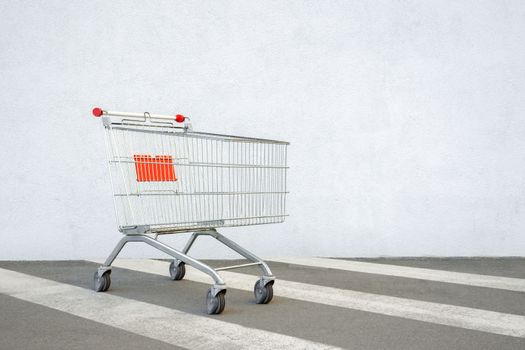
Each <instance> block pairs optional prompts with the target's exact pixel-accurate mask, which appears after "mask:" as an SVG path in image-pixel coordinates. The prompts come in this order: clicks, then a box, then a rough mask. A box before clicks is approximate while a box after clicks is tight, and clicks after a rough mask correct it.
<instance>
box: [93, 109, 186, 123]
mask: <svg viewBox="0 0 525 350" xmlns="http://www.w3.org/2000/svg"><path fill="white" fill-rule="evenodd" d="M92 113H93V116H95V117H100V116H102V115H107V116H115V117H127V118H140V119H144V117H145V116H147V117H149V118H154V119H167V120H173V119H175V121H176V122H177V123H183V122H184V121H185V120H186V119H189V118H186V117H185V116H183V115H182V114H177V115H175V116H172V115H163V114H151V113H148V112H144V113H128V112H115V111H106V110H103V109H102V108H100V107H95V108H93V110H92Z"/></svg>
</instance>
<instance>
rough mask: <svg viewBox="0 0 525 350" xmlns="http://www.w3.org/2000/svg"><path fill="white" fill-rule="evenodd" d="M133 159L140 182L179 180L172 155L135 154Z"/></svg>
mask: <svg viewBox="0 0 525 350" xmlns="http://www.w3.org/2000/svg"><path fill="white" fill-rule="evenodd" d="M133 159H134V160H135V172H136V173H137V181H138V182H154V181H156V182H159V181H177V177H176V176H175V167H174V166H173V158H172V157H171V156H155V157H153V156H150V155H142V154H135V155H134V156H133Z"/></svg>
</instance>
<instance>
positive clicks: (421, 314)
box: [98, 259, 525, 338]
mask: <svg viewBox="0 0 525 350" xmlns="http://www.w3.org/2000/svg"><path fill="white" fill-rule="evenodd" d="M98 263H101V261H98ZM113 266H115V267H121V268H126V269H130V270H135V271H140V272H145V273H152V274H157V275H162V276H168V271H169V270H168V266H169V263H168V262H163V261H157V260H127V259H117V260H116V261H115V262H114V263H113ZM220 274H221V275H222V276H223V277H224V279H225V281H226V283H227V285H228V286H229V287H231V288H235V289H241V290H246V291H250V292H253V285H254V284H255V281H256V280H257V277H255V276H252V275H247V274H242V273H236V272H229V271H221V272H220ZM115 278H118V277H117V275H115ZM184 278H185V279H187V280H191V281H194V282H202V283H207V284H212V279H211V278H210V277H209V276H208V275H206V274H204V273H202V272H200V271H198V270H196V269H194V268H191V267H190V266H187V267H186V277H184ZM174 283H177V282H174ZM274 295H276V296H280V297H286V298H291V299H297V300H301V301H306V302H312V303H318V304H324V305H331V306H337V307H341V308H347V309H354V310H361V311H366V312H372V313H376V314H382V315H388V316H396V317H402V318H406V319H411V320H417V321H423V322H430V323H435V324H441V325H446V326H453V327H459V328H465V329H471V330H476V331H482V332H487V333H494V334H501V335H507V336H513V337H520V338H525V316H520V315H512V314H505V313H501V312H495V311H487V310H479V309H474V308H468V307H462V306H454V305H447V304H439V303H432V302H426V301H419V300H412V299H406V298H398V297H392V296H386V295H379V294H371V293H363V292H356V291H352V290H346V289H338V288H332V287H324V286H318V285H312V284H306V283H299V282H291V281H284V280H277V281H276V282H275V285H274ZM226 307H228V302H226Z"/></svg>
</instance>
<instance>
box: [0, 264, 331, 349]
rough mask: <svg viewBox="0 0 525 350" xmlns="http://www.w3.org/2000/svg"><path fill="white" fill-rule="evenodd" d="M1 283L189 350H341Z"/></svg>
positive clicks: (59, 286) (10, 276)
mask: <svg viewBox="0 0 525 350" xmlns="http://www.w3.org/2000/svg"><path fill="white" fill-rule="evenodd" d="M0 280H1V281H2V283H1V284H0V293H3V294H6V295H9V296H12V297H15V298H17V299H21V300H25V301H28V302H31V303H35V304H39V305H43V306H47V307H49V308H52V309H55V310H59V311H63V312H67V313H68V314H72V315H75V316H79V317H82V318H85V319H88V320H92V321H95V322H99V323H102V324H106V325H108V326H112V327H116V328H120V329H123V330H126V331H130V332H133V333H136V334H140V335H142V336H146V337H149V338H152V339H156V340H160V341H163V342H166V343H169V344H173V345H177V346H181V347H186V348H190V349H213V348H217V349H337V348H335V347H332V346H328V345H325V344H320V343H315V342H310V341H307V340H304V339H300V338H295V337H291V336H286V335H282V334H278V333H274V332H268V331H264V330H258V329H254V328H248V327H244V326H241V325H236V324H232V323H228V322H224V321H220V320H218V319H213V318H210V317H205V316H197V315H192V314H189V313H185V312H182V311H178V310H173V309H170V308H166V307H162V306H158V305H154V304H148V303H145V302H141V301H136V300H130V299H126V298H123V297H119V296H115V295H111V294H109V293H95V292H94V291H91V290H88V289H85V288H81V287H76V286H72V285H69V284H64V283H59V282H54V281H50V280H46V279H42V278H38V277H34V276H29V275H26V274H23V273H19V272H14V271H10V270H6V269H0ZM204 302H205V300H203V303H204ZM254 312H255V310H254ZM218 317H220V316H218Z"/></svg>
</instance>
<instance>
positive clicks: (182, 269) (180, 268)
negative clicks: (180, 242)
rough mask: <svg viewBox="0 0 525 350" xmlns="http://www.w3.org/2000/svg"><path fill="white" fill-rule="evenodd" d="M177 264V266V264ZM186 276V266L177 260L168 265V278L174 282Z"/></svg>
mask: <svg viewBox="0 0 525 350" xmlns="http://www.w3.org/2000/svg"><path fill="white" fill-rule="evenodd" d="M177 263H178V264H177ZM185 274H186V264H185V263H183V262H182V261H181V262H179V261H178V260H175V261H172V262H171V264H170V277H171V279H172V280H174V281H180V280H181V279H183V278H184V275H185Z"/></svg>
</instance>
